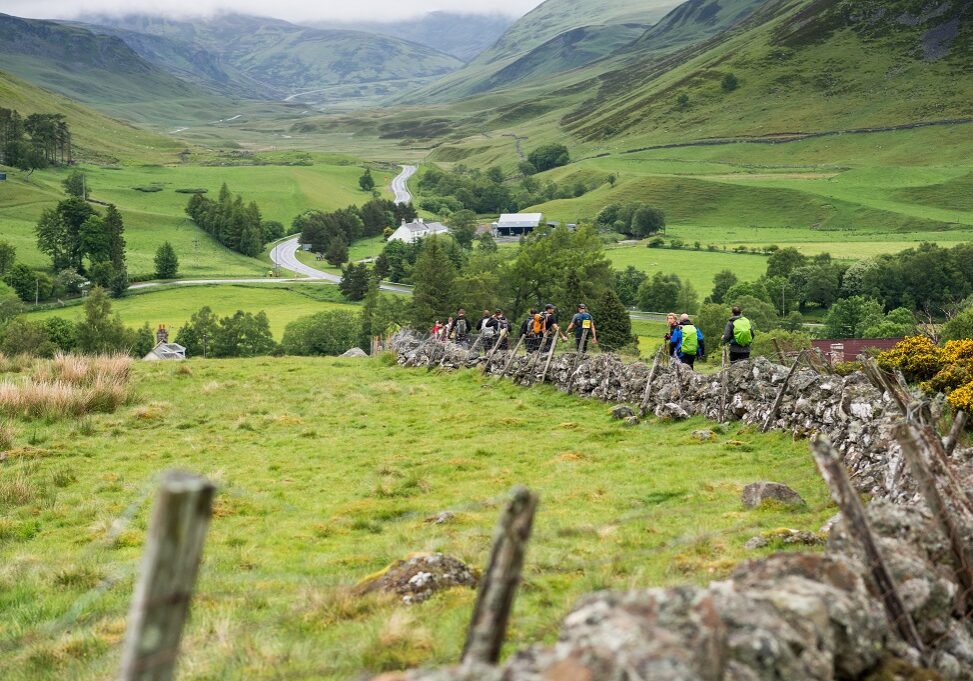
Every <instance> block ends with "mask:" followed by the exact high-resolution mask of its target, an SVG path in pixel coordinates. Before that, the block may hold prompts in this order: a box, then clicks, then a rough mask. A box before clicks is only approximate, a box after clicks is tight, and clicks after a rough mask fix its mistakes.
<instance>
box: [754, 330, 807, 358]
mask: <svg viewBox="0 0 973 681" xmlns="http://www.w3.org/2000/svg"><path fill="white" fill-rule="evenodd" d="M774 340H776V341H777V343H778V344H779V345H780V347H781V350H783V351H784V352H785V353H790V352H800V351H801V350H809V349H810V348H811V336H810V335H809V334H806V333H802V332H800V331H784V330H782V329H775V330H773V331H770V332H768V333H758V334H757V335H756V336H754V338H753V346H752V347H751V349H750V352H751V353H752V354H753V355H754V356H756V357H768V358H777V347H776V345H774Z"/></svg>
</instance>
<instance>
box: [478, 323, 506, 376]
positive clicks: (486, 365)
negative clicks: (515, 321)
mask: <svg viewBox="0 0 973 681" xmlns="http://www.w3.org/2000/svg"><path fill="white" fill-rule="evenodd" d="M506 337H507V330H506V329H503V330H502V331H501V332H500V333H498V334H497V342H496V343H494V344H493V349H492V350H490V354H489V355H487V358H486V361H485V362H484V363H483V366H482V367H481V369H482V371H483V373H485V374H486V373H489V371H490V362H491V361H492V360H493V356H494V355H495V354H496V352H497V349H498V348H499V347H500V344H501V343H503V339H504V338H506Z"/></svg>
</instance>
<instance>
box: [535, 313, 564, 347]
mask: <svg viewBox="0 0 973 681" xmlns="http://www.w3.org/2000/svg"><path fill="white" fill-rule="evenodd" d="M541 317H542V329H541V337H542V338H543V339H544V344H543V346H542V348H541V352H548V351H549V350H550V349H551V345H552V344H553V343H554V339H555V338H556V337H557V336H560V337H561V340H567V339H568V337H567V336H565V335H564V334H563V333H561V327H560V326H558V323H557V308H556V307H554V306H553V305H552V304H551V303H548V304H547V305H545V306H544V314H542V315H541Z"/></svg>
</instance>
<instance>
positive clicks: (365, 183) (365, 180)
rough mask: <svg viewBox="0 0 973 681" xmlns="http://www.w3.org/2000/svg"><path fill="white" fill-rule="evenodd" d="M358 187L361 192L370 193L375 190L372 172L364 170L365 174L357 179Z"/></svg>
mask: <svg viewBox="0 0 973 681" xmlns="http://www.w3.org/2000/svg"><path fill="white" fill-rule="evenodd" d="M358 186H359V187H361V188H362V191H366V192H370V191H372V190H373V189H375V178H373V177H372V171H371V170H369V169H368V168H365V172H364V173H362V176H361V177H359V178H358Z"/></svg>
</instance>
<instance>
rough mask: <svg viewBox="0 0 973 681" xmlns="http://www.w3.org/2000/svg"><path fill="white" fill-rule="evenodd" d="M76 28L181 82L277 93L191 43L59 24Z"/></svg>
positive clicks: (236, 92)
mask: <svg viewBox="0 0 973 681" xmlns="http://www.w3.org/2000/svg"><path fill="white" fill-rule="evenodd" d="M61 23H63V24H65V25H69V26H77V27H80V28H83V29H85V30H88V31H91V32H92V33H94V34H96V35H109V36H114V37H116V38H119V39H120V40H121V41H122V42H124V43H125V44H126V45H128V46H129V47H130V48H131V49H132V50H133V51H134V52H135V53H136V54H138V55H139V56H140V57H142V58H143V59H145V60H146V61H147V62H149V63H152V64H155V65H156V66H159V67H160V68H162V69H164V70H165V71H168V72H169V73H171V74H173V75H175V76H177V77H179V78H182V79H183V80H186V81H189V82H192V83H196V84H197V85H200V86H202V87H205V88H208V89H210V90H213V91H216V92H220V93H222V94H225V95H229V96H235V97H250V98H256V99H270V98H274V97H276V96H277V94H278V93H277V92H276V91H275V90H274V89H273V88H270V87H267V86H265V85H263V84H261V83H258V82H256V81H254V80H253V79H251V78H249V77H247V76H246V75H245V74H243V73H240V72H239V71H238V70H237V69H235V68H233V67H232V66H231V65H228V64H225V63H224V62H223V60H222V59H220V58H219V57H218V56H216V55H215V54H213V53H212V52H208V51H207V50H205V49H203V48H201V47H198V46H197V45H194V44H192V43H190V42H186V41H183V40H178V39H174V38H167V37H165V36H159V35H152V34H150V33H139V32H137V31H129V30H126V29H123V28H114V27H111V26H99V25H97V24H86V23H81V22H61Z"/></svg>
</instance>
